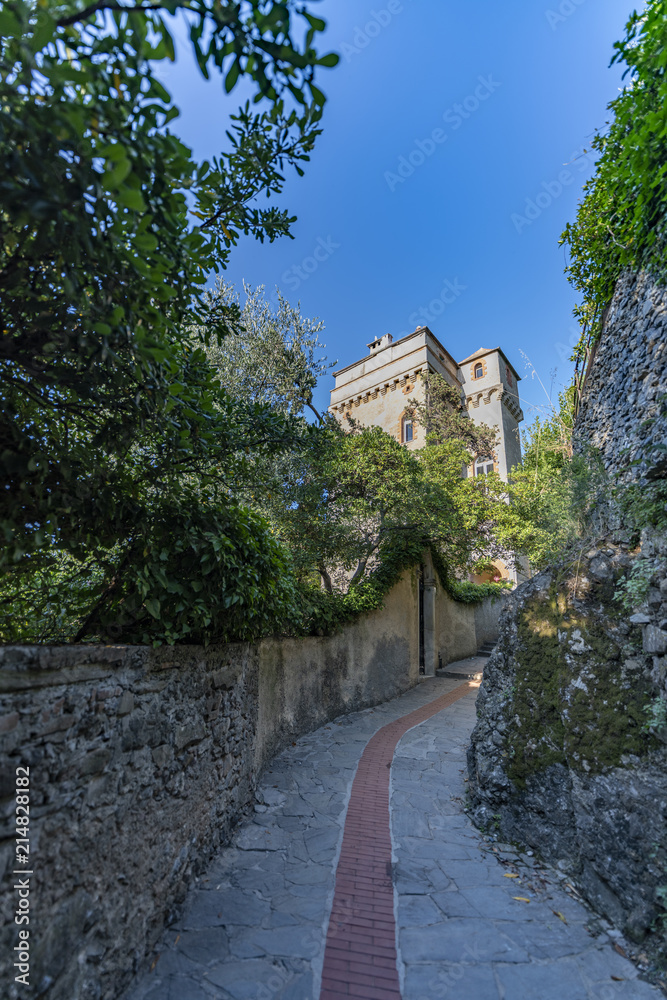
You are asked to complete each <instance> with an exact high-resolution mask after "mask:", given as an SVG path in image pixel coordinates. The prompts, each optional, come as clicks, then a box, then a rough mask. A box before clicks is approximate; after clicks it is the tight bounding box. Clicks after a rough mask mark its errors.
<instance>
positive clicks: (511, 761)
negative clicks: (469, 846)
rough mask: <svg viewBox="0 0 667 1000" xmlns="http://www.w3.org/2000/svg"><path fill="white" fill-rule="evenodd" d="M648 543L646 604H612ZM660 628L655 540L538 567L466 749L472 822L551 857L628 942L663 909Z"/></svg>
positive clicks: (503, 640) (623, 541) (514, 606)
mask: <svg viewBox="0 0 667 1000" xmlns="http://www.w3.org/2000/svg"><path fill="white" fill-rule="evenodd" d="M656 546H658V548H659V554H660V558H661V560H662V562H661V564H660V565H659V566H658V567H657V568H656V570H655V573H654V578H653V581H652V582H653V585H654V586H653V595H652V596H653V603H652V604H651V605H650V606H647V612H646V613H643V614H642V613H640V614H635V615H630V614H629V613H624V612H623V611H622V609H621V606H620V605H619V604H618V602H617V601H616V600H615V598H614V592H615V590H616V587H617V585H618V583H619V581H620V580H621V579H622V578H623V577H624V576H625V574H626V573H627V570H628V568H629V567H630V566H631V565H632V563H633V562H634V560H636V559H642V558H646V552H647V551H651V552H652V553H653V552H654V551H655V549H656ZM651 565H652V566H653V565H655V561H654V559H652V561H651ZM656 595H657V596H656ZM661 626H664V627H661ZM665 628H667V543H665V541H664V540H663V541H660V540H656V539H651V538H649V537H645V538H644V546H643V549H642V551H641V552H636V551H635V552H632V551H630V547H629V543H628V541H627V538H626V537H624V536H623V535H621V536H620V537H619V536H618V535H617V536H615V537H608V538H606V539H604V540H601V541H600V543H599V544H598V545H596V546H594V547H593V548H591V549H589V550H588V551H587V552H586V553H582V555H581V558H580V559H576V560H574V561H573V562H572V563H570V564H569V565H567V566H562V567H560V568H559V569H558V570H553V571H551V572H545V573H541V574H540V575H539V576H537V577H535V578H534V579H533V580H531V581H530V582H529V583H528V584H525V585H524V586H523V587H521V588H520V589H519V590H518V591H517V592H515V594H514V595H513V596H512V598H511V603H510V605H509V607H508V608H507V610H506V611H505V612H504V613H503V616H502V618H501V635H500V641H499V643H498V645H497V647H496V650H495V652H494V653H493V655H492V657H491V659H490V661H489V664H488V667H487V668H486V670H485V674H484V682H483V684H482V687H481V689H480V694H479V699H478V707H477V714H478V722H477V725H476V727H475V730H474V732H473V736H472V745H471V748H470V751H469V757H468V767H469V776H470V777H469V784H470V792H471V801H472V807H473V817H474V819H475V821H476V822H477V823H478V824H480V825H481V826H485V827H487V828H489V829H498V830H499V832H500V834H501V836H502V838H503V839H505V840H514V841H520V842H523V843H528V844H529V845H530V846H531V847H533V848H534V849H536V850H538V851H540V853H541V854H542V855H543V856H545V857H546V858H548V859H549V860H551V861H553V862H555V863H559V864H560V867H561V868H563V869H564V870H566V871H568V872H569V873H571V874H572V875H574V876H575V877H576V878H577V881H578V883H579V885H580V887H581V888H582V890H583V892H584V893H585V895H586V896H587V897H588V899H589V900H590V901H591V902H592V903H593V905H594V906H595V908H596V909H597V910H598V911H599V912H601V913H603V914H604V915H605V916H607V917H608V918H609V919H611V920H612V921H613V922H614V923H615V924H616V925H617V926H619V927H621V928H622V929H624V931H625V932H626V933H627V934H628V936H630V937H631V938H633V939H635V940H641V938H642V937H643V936H644V935H645V934H646V932H647V931H648V930H649V928H650V927H651V925H652V924H653V923H654V922H655V921H656V920H657V919H658V918H659V917H660V915H661V914H662V913H663V912H664V909H665V905H664V899H663V898H662V892H661V890H662V888H663V887H665V886H667V842H666V836H665V830H666V826H667V747H666V746H665V742H667V729H666V728H665V727H664V725H661V723H660V718H659V716H660V705H661V704H664V701H663V702H661V700H660V699H661V698H663V699H664V697H665V694H666V689H665V668H666V665H667V657H665V656H664V655H663V654H664V653H665V651H667V631H665ZM647 708H649V712H647V711H646V709H647ZM652 708H653V709H654V710H653V711H651V709H652ZM652 720H653V722H654V725H653V726H651V721H652Z"/></svg>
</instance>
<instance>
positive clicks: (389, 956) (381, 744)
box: [320, 684, 477, 1000]
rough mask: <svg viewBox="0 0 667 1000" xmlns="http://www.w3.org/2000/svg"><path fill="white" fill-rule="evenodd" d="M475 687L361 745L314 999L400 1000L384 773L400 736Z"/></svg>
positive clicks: (459, 690) (399, 721)
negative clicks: (317, 993)
mask: <svg viewBox="0 0 667 1000" xmlns="http://www.w3.org/2000/svg"><path fill="white" fill-rule="evenodd" d="M472 687H477V685H472V684H460V685H459V686H458V687H456V688H454V690H453V691H450V692H449V693H448V694H444V695H442V696H441V697H440V698H436V699H435V700H434V701H431V702H429V704H428V705H424V706H423V707H422V708H418V709H417V710H416V711H414V712H410V713H409V714H408V715H404V716H403V717H402V718H400V719H396V720H395V721H394V722H390V723H389V724H388V725H386V726H383V727H382V729H379V730H378V732H377V733H376V734H375V736H373V737H372V738H371V739H370V740H369V742H368V743H367V744H366V748H365V749H364V752H363V754H362V755H361V760H360V761H359V767H358V768H357V773H356V776H355V779H354V782H353V783H352V792H351V795H350V803H349V805H348V808H347V816H346V818H345V829H344V831H343V846H342V848H341V853H340V859H339V861H338V868H337V869H336V888H335V891H334V899H333V906H332V908H331V916H330V918H329V929H328V931H327V941H326V947H325V951H324V967H323V969H322V989H321V992H320V1000H350V998H351V997H355V998H357V1000H400V998H401V991H400V987H399V982H398V971H397V968H396V925H395V921H394V888H393V883H392V878H391V834H390V830H389V769H390V768H391V762H392V759H393V756H394V751H395V749H396V745H397V743H398V741H399V740H400V739H401V737H402V736H404V735H405V733H406V732H407V731H408V729H412V728H413V727H414V726H416V725H418V724H419V723H420V722H426V720H427V719H430V718H431V716H433V715H436V714H437V713H438V712H441V711H442V710H443V708H448V707H449V706H450V705H453V704H454V702H455V701H458V700H459V698H463V697H464V695H466V694H468V692H469V691H470V690H471V688H472Z"/></svg>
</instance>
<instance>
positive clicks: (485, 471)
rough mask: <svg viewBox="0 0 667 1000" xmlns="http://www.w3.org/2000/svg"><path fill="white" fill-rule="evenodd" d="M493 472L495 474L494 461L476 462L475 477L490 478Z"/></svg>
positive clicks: (481, 459)
mask: <svg viewBox="0 0 667 1000" xmlns="http://www.w3.org/2000/svg"><path fill="white" fill-rule="evenodd" d="M491 472H493V459H492V458H478V459H477V461H476V462H475V475H476V476H488V475H489V473H491Z"/></svg>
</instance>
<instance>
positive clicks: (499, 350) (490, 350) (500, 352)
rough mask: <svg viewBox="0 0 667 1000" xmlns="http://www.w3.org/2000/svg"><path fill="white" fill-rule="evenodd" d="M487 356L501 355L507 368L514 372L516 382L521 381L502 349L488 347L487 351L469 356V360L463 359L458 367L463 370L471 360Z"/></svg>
mask: <svg viewBox="0 0 667 1000" xmlns="http://www.w3.org/2000/svg"><path fill="white" fill-rule="evenodd" d="M487 354H502V356H503V358H504V359H505V361H506V363H507V364H508V365H509V367H510V368H511V369H512V371H513V372H514V377H515V379H516V380H517V382H521V381H522V378H521V376H520V375H519V373H518V372H517V370H516V368H515V367H514V365H513V364H512V362H511V361H510V359H509V358H508V357H507V355H506V354H505V352H504V351H503V349H502V347H490V348H489V349H488V351H477V352H476V353H475V354H471V355H470V357H469V358H464V360H463V361H459V362H458V367H459V368H463V365H467V364H469V363H470V362H471V361H473V360H474V361H477V359H478V358H485V357H486V355H487Z"/></svg>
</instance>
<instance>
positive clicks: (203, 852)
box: [0, 571, 476, 1000]
mask: <svg viewBox="0 0 667 1000" xmlns="http://www.w3.org/2000/svg"><path fill="white" fill-rule="evenodd" d="M440 599H441V601H444V602H447V601H449V599H448V598H446V596H445V595H441V598H440ZM418 600H419V588H418V581H417V574H416V572H414V571H413V572H410V573H406V574H405V576H404V578H403V579H402V580H401V581H400V583H399V584H397V586H396V587H395V588H394V589H393V590H392V592H391V593H390V594H389V595H388V596H387V599H386V602H385V606H384V608H383V609H381V610H379V611H377V612H374V613H373V614H371V615H368V616H367V617H366V618H364V619H363V620H360V621H358V622H355V623H353V624H351V625H349V626H348V627H347V628H345V629H343V630H342V631H341V632H340V633H339V634H337V635H333V636H330V637H326V638H321V639H320V638H310V639H301V640H268V641H265V642H262V643H260V644H259V645H257V646H250V645H247V644H238V645H230V646H224V647H213V648H207V649H204V648H201V647H194V646H189V647H188V646H180V647H171V648H170V647H167V648H164V647H163V648H160V649H156V650H153V649H148V648H145V647H128V646H118V647H114V646H93V645H90V646H72V647H58V648H46V647H11V648H10V647H6V648H4V649H0V753H1V758H0V759H1V760H2V764H1V765H0V805H1V806H2V819H1V821H0V822H1V826H0V871H1V872H2V878H3V887H4V889H3V893H2V900H1V906H0V916H1V918H2V928H1V929H0V977H2V979H1V981H2V983H3V987H4V984H5V983H10V984H12V985H11V986H10V988H9V990H8V991H7V992H3V996H8V997H12V998H13V997H21V996H25V995H27V994H26V990H25V988H23V987H19V986H16V985H15V984H13V978H14V974H15V973H14V972H13V971H12V968H11V963H12V961H13V959H12V958H10V957H9V956H11V955H12V950H13V948H14V946H15V945H16V944H17V943H18V930H19V927H17V925H16V924H15V923H14V913H15V910H16V906H17V899H18V895H17V890H15V889H13V888H12V886H13V885H14V884H15V878H16V876H13V875H12V872H13V871H14V869H15V867H17V866H16V864H15V839H14V837H15V819H14V817H15V799H14V793H15V787H16V786H15V776H16V768H17V767H18V766H23V767H29V768H30V827H29V830H30V850H31V855H30V861H31V866H30V870H31V871H33V872H34V874H33V875H31V876H27V877H28V878H29V880H30V882H29V884H30V897H29V899H30V924H29V926H28V927H27V929H29V932H30V938H29V942H30V955H31V961H30V966H31V971H30V982H31V985H32V986H33V987H36V988H34V989H33V991H31V992H32V995H34V996H42V995H44V996H47V997H48V998H49V1000H111V998H113V997H115V996H117V995H118V994H119V993H120V992H121V991H122V990H123V989H124V987H125V986H126V984H127V983H128V981H129V980H130V978H131V976H132V974H133V973H134V972H135V971H136V970H137V968H138V967H139V966H140V965H141V964H142V962H144V961H145V959H146V956H147V955H149V954H150V953H151V951H152V949H153V947H154V945H155V943H156V942H157V940H158V938H159V937H160V934H161V931H162V929H163V927H164V926H165V924H167V923H169V922H170V919H171V918H172V916H173V915H174V914H175V912H176V910H177V908H178V907H179V905H180V903H181V901H182V900H183V898H184V896H185V894H186V891H187V889H188V887H189V885H190V884H191V882H192V879H193V877H194V876H195V875H197V874H198V872H199V871H200V870H201V869H202V868H203V866H204V865H205V864H206V862H207V861H208V859H209V858H210V856H211V855H212V853H213V852H214V851H215V850H216V849H217V848H218V847H220V846H221V845H222V844H224V843H225V842H226V841H227V840H228V838H229V834H230V831H231V829H232V827H233V826H234V825H235V823H236V822H237V821H238V819H239V818H240V816H241V815H242V813H243V811H244V810H245V809H246V808H247V807H248V805H249V804H250V803H251V802H252V800H253V792H254V788H255V785H256V781H257V777H258V774H259V771H260V770H261V768H262V767H263V766H264V764H265V763H266V762H267V760H269V759H270V757H271V756H272V755H273V754H275V753H276V752H278V751H279V750H280V749H281V748H282V747H284V746H285V745H287V744H289V743H290V742H291V741H292V740H293V739H295V738H297V737H298V736H299V735H302V734H304V733H306V732H308V731H310V730H312V729H314V728H316V727H318V726H320V725H321V724H322V723H324V722H326V721H327V720H328V719H332V718H335V717H336V716H338V715H341V714H343V713H344V712H349V711H354V710H357V709H360V708H363V707H365V706H367V705H371V704H376V703H378V702H382V701H386V700H387V699H389V698H392V697H394V696H396V695H398V694H400V693H401V692H403V691H405V690H407V689H408V688H410V687H411V686H412V685H414V684H415V683H417V680H418V672H419V665H418ZM450 603H451V602H450ZM462 607H463V608H464V610H463V611H462V614H463V618H464V620H465V621H466V622H467V630H466V628H465V627H463V626H462V627H461V629H460V630H459V633H457V635H456V636H454V635H451V636H450V637H449V639H447V638H446V637H445V639H444V641H445V642H448V643H449V646H448V649H449V651H450V653H451V658H452V659H456V658H457V656H458V655H466V654H467V651H468V647H469V646H474V645H475V641H476V640H475V608H474V606H470V605H468V606H462ZM448 655H449V654H448Z"/></svg>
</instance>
